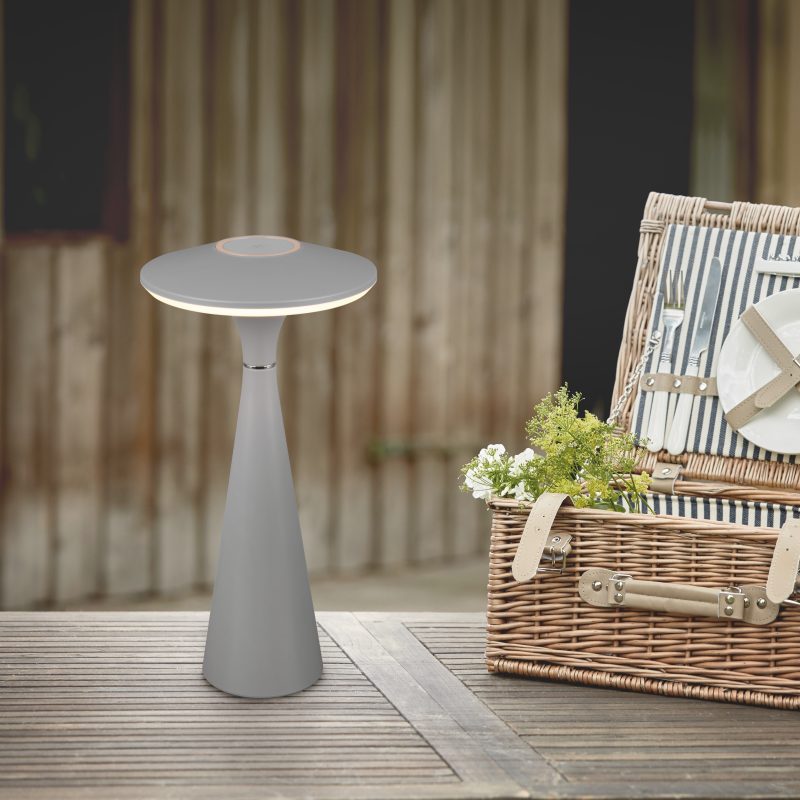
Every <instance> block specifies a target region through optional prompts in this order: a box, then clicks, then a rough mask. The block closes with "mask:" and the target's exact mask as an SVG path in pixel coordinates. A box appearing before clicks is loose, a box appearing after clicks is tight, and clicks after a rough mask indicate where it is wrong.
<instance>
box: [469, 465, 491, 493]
mask: <svg viewBox="0 0 800 800" xmlns="http://www.w3.org/2000/svg"><path fill="white" fill-rule="evenodd" d="M464 485H465V486H466V487H467V488H468V489H471V490H472V496H473V497H474V498H475V499H477V500H490V499H491V497H492V494H494V486H493V485H492V484H491V483H490V482H489V481H488V480H487V479H486V477H485V476H484V475H478V474H476V472H475V470H474V469H468V470H467V472H466V474H465V475H464Z"/></svg>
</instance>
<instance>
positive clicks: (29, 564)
mask: <svg viewBox="0 0 800 800" xmlns="http://www.w3.org/2000/svg"><path fill="white" fill-rule="evenodd" d="M3 261H4V263H3V290H4V296H3V298H2V300H3V331H2V336H3V361H4V368H5V374H6V382H5V383H4V385H3V394H4V406H3V412H4V416H3V437H2V438H3V451H2V454H1V457H2V473H1V474H2V507H1V508H0V512H2V525H3V528H2V533H3V536H2V559H0V562H1V564H2V569H3V579H2V588H3V607H4V608H14V607H25V606H31V605H34V604H36V603H42V602H44V601H45V600H48V599H50V598H51V597H52V594H51V593H52V573H51V569H52V564H53V558H54V556H55V552H54V548H53V540H52V537H53V532H54V525H53V519H52V507H51V489H52V485H53V463H52V461H51V452H52V449H51V448H52V440H53V434H54V430H53V418H54V396H53V388H54V385H53V371H54V358H53V350H52V346H51V344H52V343H51V335H52V327H51V326H52V319H53V311H54V309H53V304H54V298H53V293H52V285H53V263H52V261H53V252H52V248H50V247H49V246H47V245H27V246H25V247H21V248H20V249H19V250H17V249H14V248H7V249H6V252H5V256H4V260H3ZM12 298H13V300H12Z"/></svg>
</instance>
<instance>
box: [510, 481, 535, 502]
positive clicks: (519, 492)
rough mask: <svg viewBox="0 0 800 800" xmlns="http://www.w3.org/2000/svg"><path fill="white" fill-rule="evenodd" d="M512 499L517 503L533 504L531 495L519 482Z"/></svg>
mask: <svg viewBox="0 0 800 800" xmlns="http://www.w3.org/2000/svg"><path fill="white" fill-rule="evenodd" d="M514 499H515V500H518V501H519V502H523V501H525V502H528V503H532V502H533V495H532V494H531V493H530V492H529V491H527V490H526V489H525V484H524V483H522V482H520V483H518V484H517V485H516V486H515V487H514Z"/></svg>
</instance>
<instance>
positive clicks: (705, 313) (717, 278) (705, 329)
mask: <svg viewBox="0 0 800 800" xmlns="http://www.w3.org/2000/svg"><path fill="white" fill-rule="evenodd" d="M721 283H722V266H721V265H720V263H719V259H718V258H714V259H712V261H711V267H710V268H709V270H708V277H707V278H706V288H705V290H704V292H703V302H702V304H701V305H700V313H699V314H698V316H697V322H696V324H695V328H694V335H693V336H692V346H691V349H690V350H689V363H688V365H687V367H686V375H698V374H699V372H700V358H701V357H702V355H703V353H705V352H706V350H708V342H709V340H710V339H711V327H712V325H713V324H714V316H715V314H716V311H717V302H718V301H719V289H720V285H721ZM693 403H694V395H692V394H689V393H688V392H686V393H684V394H680V395H678V404H677V406H676V407H675V415H674V416H673V418H672V425H670V429H669V435H668V436H667V452H668V453H670V454H671V455H673V456H677V455H680V454H681V453H682V452H683V451H684V450H685V449H686V435H687V433H688V432H689V420H690V419H691V416H692V405H693Z"/></svg>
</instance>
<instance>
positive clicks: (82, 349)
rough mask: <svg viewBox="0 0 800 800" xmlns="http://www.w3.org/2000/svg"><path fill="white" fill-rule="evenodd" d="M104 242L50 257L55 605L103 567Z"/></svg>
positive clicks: (87, 586) (97, 577) (96, 578)
mask: <svg viewBox="0 0 800 800" xmlns="http://www.w3.org/2000/svg"><path fill="white" fill-rule="evenodd" d="M107 258H108V245H107V244H106V242H104V241H101V240H89V241H88V242H86V243H85V244H78V245H71V244H70V245H62V246H61V247H59V248H58V250H57V251H56V253H55V264H54V289H55V298H54V300H55V308H54V310H53V313H54V319H55V326H56V331H55V342H54V350H55V352H54V357H55V359H56V363H57V364H58V365H59V367H60V368H59V369H57V370H56V372H55V386H54V392H55V420H54V422H55V437H54V440H53V450H54V452H53V456H52V461H53V480H54V485H55V498H54V501H55V510H54V522H55V546H56V553H57V558H56V561H55V585H54V600H55V601H56V602H64V601H68V600H74V599H76V598H79V597H85V596H86V595H87V594H96V593H97V592H98V591H99V589H100V587H101V583H102V581H103V574H104V567H105V544H106V540H105V526H104V519H103V516H102V512H103V505H104V504H103V467H104V459H103V453H104V446H105V441H104V439H103V433H104V422H105V420H104V417H103V414H104V403H103V400H104V389H105V386H104V382H103V373H104V370H105V368H106V359H107V355H108V351H107V342H108V337H107V312H108V307H107V287H106V274H107Z"/></svg>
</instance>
